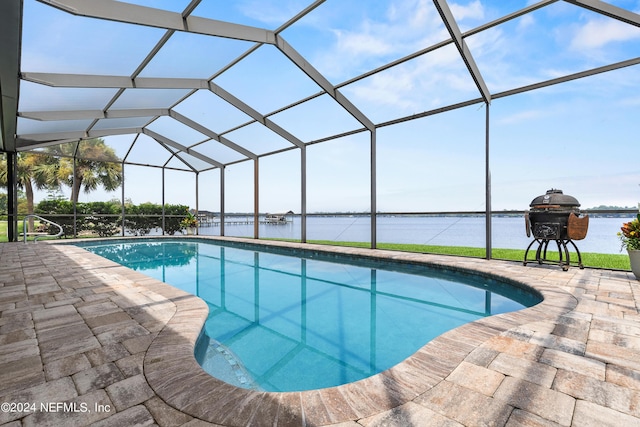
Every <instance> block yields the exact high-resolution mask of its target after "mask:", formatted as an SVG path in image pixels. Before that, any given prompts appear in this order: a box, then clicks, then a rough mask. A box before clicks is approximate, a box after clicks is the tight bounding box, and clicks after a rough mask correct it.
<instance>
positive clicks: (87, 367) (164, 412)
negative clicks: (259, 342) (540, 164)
mask: <svg viewBox="0 0 640 427" xmlns="http://www.w3.org/2000/svg"><path fill="white" fill-rule="evenodd" d="M229 240H240V239H229ZM242 241H247V240H242ZM249 242H251V241H249ZM260 243H261V244H264V242H260ZM273 244H276V245H282V246H295V247H300V246H304V247H306V248H314V249H317V250H321V251H322V250H334V251H338V252H344V253H349V254H364V255H367V256H380V257H384V258H396V259H404V260H411V261H416V262H429V263H436V264H439V265H444V266H449V267H451V268H456V269H474V270H479V271H482V272H490V273H493V274H496V275H500V276H504V277H508V278H510V279H511V280H515V281H518V282H520V283H525V284H527V285H529V286H532V287H534V288H535V289H537V290H538V291H539V292H541V293H542V294H543V295H544V297H545V301H544V302H543V303H541V304H539V305H538V306H536V307H532V308H529V309H525V310H522V311H520V312H516V313H507V314H503V315H498V316H493V317H490V318H485V319H482V320H480V321H477V322H474V323H471V324H467V325H464V326H462V327H459V328H457V329H454V330H453V331H450V332H448V333H446V334H444V335H442V336H440V337H438V338H437V339H435V340H433V341H432V342H430V343H429V344H427V345H426V346H424V347H423V348H422V349H421V350H420V351H418V352H417V353H416V354H414V355H413V356H412V357H410V358H409V359H407V360H405V361H404V362H402V363H400V364H399V365H397V366H395V367H393V368H391V369H389V370H387V371H385V372H383V373H381V374H378V375H375V376H373V377H370V378H367V379H364V380H361V381H358V382H356V383H352V384H347V385H344V386H340V387H334V388H329V389H322V390H314V391H307V392H290V393H271V392H260V391H253V390H244V389H237V388H235V387H233V386H230V385H228V384H225V383H223V382H221V381H219V380H217V379H215V378H212V377H210V376H209V375H207V374H206V373H204V371H202V370H201V369H200V367H199V366H198V364H197V362H196V361H195V358H194V356H193V346H194V343H195V341H196V339H197V337H198V335H199V333H200V329H201V326H202V323H203V322H204V319H205V318H206V314H207V309H206V305H205V304H204V302H203V301H201V300H200V299H199V298H197V297H194V296H191V295H189V294H186V293H184V292H182V291H180V290H177V289H175V288H173V287H171V286H168V285H165V284H163V283H161V282H158V281H156V280H154V279H151V278H148V277H146V276H144V275H142V274H140V273H137V272H134V271H132V270H129V269H127V268H125V267H122V266H119V265H117V264H115V263H113V262H111V261H107V260H105V259H103V258H101V257H98V256H96V255H93V254H90V253H88V252H86V251H84V250H82V249H80V248H77V247H74V246H71V245H57V244H50V243H47V242H39V243H37V244H33V243H29V244H24V243H5V244H0V403H3V406H2V410H1V411H0V425H6V426H12V427H13V426H21V425H22V426H60V425H65V426H82V425H90V424H91V425H97V426H123V425H159V426H178V425H188V426H200V425H202V426H204V425H225V426H244V425H249V426H262V425H265V426H266V425H269V426H305V425H306V426H319V425H332V424H333V425H339V426H342V427H348V426H352V427H357V426H367V427H374V426H402V427H407V426H481V425H482V426H557V425H559V426H581V427H582V426H607V425H610V426H616V427H622V426H625V427H626V426H640V315H639V314H638V301H640V282H639V281H636V280H635V278H634V277H633V275H632V274H631V273H628V272H621V271H607V270H596V269H584V270H580V269H578V268H573V267H572V268H570V269H569V271H567V272H563V271H562V270H561V269H560V268H559V267H555V266H539V265H532V264H529V265H528V266H526V267H525V266H522V265H521V264H519V263H513V262H504V261H495V260H492V261H487V260H480V259H470V258H459V257H450V256H436V255H423V254H405V253H399V252H389V251H379V250H376V251H371V250H366V249H355V248H329V247H326V246H314V245H300V244H293V243H273Z"/></svg>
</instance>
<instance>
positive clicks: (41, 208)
mask: <svg viewBox="0 0 640 427" xmlns="http://www.w3.org/2000/svg"><path fill="white" fill-rule="evenodd" d="M34 213H35V214H37V215H40V216H41V217H43V218H46V219H48V220H49V221H53V222H55V223H56V224H60V226H61V227H62V230H63V232H64V236H65V237H67V236H69V237H73V226H74V222H73V203H71V202H69V201H67V200H55V199H50V200H43V201H41V202H40V203H38V204H37V205H36V207H35V209H34ZM78 222H81V219H80V218H79V221H78ZM81 227H82V224H81V223H80V224H78V232H79V231H80V229H81ZM48 232H49V233H52V232H53V233H54V234H55V233H57V232H58V230H57V228H56V227H55V226H50V227H49V230H48Z"/></svg>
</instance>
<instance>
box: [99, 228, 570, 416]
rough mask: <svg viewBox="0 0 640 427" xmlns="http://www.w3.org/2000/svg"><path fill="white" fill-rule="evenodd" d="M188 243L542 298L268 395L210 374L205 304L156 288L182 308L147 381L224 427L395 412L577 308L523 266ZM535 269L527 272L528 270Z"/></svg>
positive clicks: (164, 333)
mask: <svg viewBox="0 0 640 427" xmlns="http://www.w3.org/2000/svg"><path fill="white" fill-rule="evenodd" d="M180 238H181V239H182V238H183V237H180ZM184 238H186V239H200V240H202V239H205V240H213V241H222V242H235V243H241V244H243V245H248V246H270V247H280V248H296V249H304V250H313V251H318V252H327V253H339V254H343V255H348V256H349V255H351V256H365V257H370V258H378V259H382V260H385V261H389V260H392V261H393V260H396V261H401V262H409V263H420V264H427V265H432V266H435V267H438V268H446V269H454V270H460V271H465V272H479V273H481V274H484V275H489V276H493V277H498V278H501V279H504V280H506V281H508V282H512V283H513V282H515V283H518V284H520V285H521V286H524V287H529V288H531V289H534V290H535V291H537V292H539V293H540V294H542V296H543V298H544V300H543V301H542V302H541V303H540V304H538V305H536V306H534V307H530V308H526V309H523V310H520V311H517V312H512V313H505V314H499V315H494V316H491V317H487V318H483V319H480V320H477V321H474V322H472V323H468V324H465V325H462V326H460V327H458V328H455V329H453V330H451V331H449V332H446V333H444V334H443V335H440V336H439V337H437V338H435V339H434V340H432V341H430V342H429V343H427V344H426V345H425V346H423V347H422V348H421V349H419V350H418V351H417V352H416V353H414V354H413V355H412V356H410V357H408V358H407V359H405V360H404V361H402V362H400V363H399V364H397V365H395V366H393V367H392V368H390V369H388V370H386V371H384V372H382V373H379V374H377V375H374V376H372V377H368V378H365V379H362V380H359V381H356V382H353V383H349V384H345V385H341V386H336V387H330V388H325V389H319V390H310V391H299V392H264V391H255V390H249V389H243V388H238V387H235V386H232V385H230V384H227V383H225V382H223V381H221V380H218V379H216V378H214V377H212V376H210V375H209V374H207V373H206V372H205V371H204V370H203V369H202V367H201V366H200V365H199V364H198V362H197V361H196V359H195V356H194V348H195V345H196V341H197V339H198V337H199V335H200V332H201V329H202V326H203V324H204V321H205V320H206V317H207V314H208V309H207V306H206V304H205V303H204V302H203V301H202V300H201V299H200V298H197V297H195V296H191V295H190V294H186V295H182V296H181V297H179V298H176V289H175V288H173V287H172V286H169V285H164V284H163V285H164V286H154V287H153V291H154V292H156V293H158V294H160V295H163V296H166V297H167V298H171V300H172V301H173V302H174V303H175V305H176V312H175V314H174V316H173V317H172V318H171V319H170V320H169V321H168V323H167V324H166V326H165V327H164V328H163V329H162V330H161V331H160V333H159V334H158V336H157V337H156V338H155V339H154V341H153V342H152V343H151V345H150V347H149V348H148V350H147V353H146V355H145V358H144V375H145V377H146V379H147V382H148V384H149V385H150V386H151V388H152V389H153V390H154V392H155V393H156V394H157V395H158V396H160V398H161V399H162V400H164V401H165V402H166V403H167V404H169V405H170V406H172V407H174V408H176V409H178V410H179V411H181V412H184V413H186V414H189V415H191V416H193V417H196V418H198V419H201V420H204V421H208V422H211V423H215V424H220V425H230V426H236V425H237V426H240V425H250V424H251V422H252V420H263V419H273V420H278V425H280V424H282V425H287V424H289V423H291V424H300V421H301V420H303V421H304V424H306V425H329V424H336V423H341V422H348V421H354V420H359V419H362V418H367V417H372V416H375V415H378V414H381V413H384V412H386V411H390V410H392V409H394V408H397V407H400V406H401V405H404V404H407V403H409V402H411V401H414V400H415V399H417V398H419V397H420V396H421V395H423V394H424V393H426V392H428V391H429V390H431V389H432V388H433V387H435V386H436V385H438V384H439V383H440V382H442V381H443V380H445V378H447V377H448V376H449V375H451V373H452V372H453V371H454V370H455V369H456V368H457V367H458V366H459V365H460V364H461V363H462V362H463V361H464V360H465V358H467V357H468V356H469V355H470V354H471V353H472V352H473V351H474V350H475V349H476V348H478V347H479V346H481V345H482V344H483V343H484V342H486V341H487V340H489V339H491V338H492V337H496V336H498V335H500V334H503V333H505V332H506V331H508V330H512V329H514V328H517V327H519V326H522V325H525V324H528V323H532V322H539V321H544V320H553V319H556V318H558V317H559V316H561V315H563V314H565V313H568V312H570V311H571V310H573V309H574V308H575V307H576V305H577V304H578V300H577V299H576V298H575V297H574V296H573V295H571V294H570V293H569V292H567V291H565V290H563V289H561V288H559V287H557V285H555V284H553V283H546V282H545V280H544V278H543V277H542V276H540V277H536V276H535V275H534V276H533V277H531V274H528V275H527V276H525V275H523V274H522V271H521V268H522V267H521V266H518V267H519V268H520V270H519V269H517V268H513V269H511V270H512V273H513V275H507V274H504V273H496V269H495V268H494V266H493V265H492V264H491V263H487V264H479V263H478V262H477V261H478V260H474V259H465V258H460V257H452V256H444V255H443V256H434V255H425V254H417V253H416V254H414V253H405V252H395V251H387V250H378V249H375V250H372V249H362V248H351V247H336V246H324V245H316V244H308V243H305V244H302V243H291V242H279V241H269V242H265V241H257V242H256V241H252V240H250V239H243V238H229V237H224V238H220V237H215V236H193V237H190V236H189V237H184ZM110 240H114V239H110ZM505 263H506V262H505ZM511 265H513V266H514V267H515V266H517V264H516V263H506V264H505V267H506V271H509V270H510V269H509V267H510V266H511ZM502 270H504V269H502ZM534 271H536V270H534V269H528V270H527V272H528V273H532V272H534ZM538 271H546V270H538ZM547 272H548V271H547Z"/></svg>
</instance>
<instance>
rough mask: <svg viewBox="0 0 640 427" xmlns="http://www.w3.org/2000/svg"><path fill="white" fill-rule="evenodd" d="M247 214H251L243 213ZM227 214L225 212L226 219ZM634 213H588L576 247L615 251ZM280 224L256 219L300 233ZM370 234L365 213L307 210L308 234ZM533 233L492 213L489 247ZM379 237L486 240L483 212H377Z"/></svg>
mask: <svg viewBox="0 0 640 427" xmlns="http://www.w3.org/2000/svg"><path fill="white" fill-rule="evenodd" d="M244 218H248V219H251V217H243V218H242V219H244ZM231 219H232V217H227V220H228V221H230V220H231ZM632 219H633V218H632V217H629V218H605V217H590V218H589V231H588V233H587V237H586V238H585V239H584V240H578V241H575V243H576V245H577V246H578V249H579V250H580V251H581V252H595V253H605V254H618V253H621V252H620V240H619V239H618V236H617V234H616V233H617V232H618V231H620V227H621V225H622V223H623V222H627V221H631V220H632ZM289 220H290V221H289V222H287V223H285V224H260V227H259V236H260V238H283V239H300V235H301V231H300V230H301V227H300V217H298V216H294V217H289ZM199 233H200V234H202V235H219V234H220V227H219V226H209V227H200V229H199ZM225 235H226V236H237V237H253V224H237V225H234V224H226V225H225ZM370 239H371V220H370V218H369V217H368V216H360V215H354V216H309V217H307V240H332V241H347V242H367V241H370ZM532 240H533V239H532V238H531V237H527V235H526V230H525V222H524V217H494V218H493V222H492V246H493V248H506V249H526V248H527V246H528V245H529V243H530V242H531V241H532ZM377 241H378V243H412V244H424V245H443V246H468V247H484V246H485V220H484V217H472V216H386V215H385V216H379V217H378V224H377Z"/></svg>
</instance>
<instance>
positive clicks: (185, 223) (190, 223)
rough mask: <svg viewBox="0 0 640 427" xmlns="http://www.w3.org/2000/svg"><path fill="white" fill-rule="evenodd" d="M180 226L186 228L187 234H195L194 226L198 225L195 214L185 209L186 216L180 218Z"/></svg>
mask: <svg viewBox="0 0 640 427" xmlns="http://www.w3.org/2000/svg"><path fill="white" fill-rule="evenodd" d="M180 226H181V227H182V228H186V230H187V234H195V231H196V227H197V226H198V220H197V218H196V216H195V215H194V214H193V213H192V212H191V211H189V209H187V216H185V217H184V218H182V221H180Z"/></svg>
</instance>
